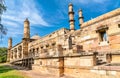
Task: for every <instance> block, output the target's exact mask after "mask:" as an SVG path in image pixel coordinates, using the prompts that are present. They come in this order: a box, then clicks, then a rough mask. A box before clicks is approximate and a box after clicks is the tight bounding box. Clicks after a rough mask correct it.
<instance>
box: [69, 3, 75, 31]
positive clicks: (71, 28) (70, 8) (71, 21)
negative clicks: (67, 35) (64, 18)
mask: <svg viewBox="0 0 120 78" xmlns="http://www.w3.org/2000/svg"><path fill="white" fill-rule="evenodd" d="M68 14H69V23H70V30H71V31H74V30H75V26H74V25H75V24H74V23H75V20H74V12H73V5H72V4H71V3H70V4H69V13H68Z"/></svg>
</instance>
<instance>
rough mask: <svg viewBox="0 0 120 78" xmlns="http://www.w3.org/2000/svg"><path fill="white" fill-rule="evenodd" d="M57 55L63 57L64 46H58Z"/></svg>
mask: <svg viewBox="0 0 120 78" xmlns="http://www.w3.org/2000/svg"><path fill="white" fill-rule="evenodd" d="M57 50H58V51H57V52H58V53H57V54H58V56H63V48H62V45H60V44H58V45H57Z"/></svg>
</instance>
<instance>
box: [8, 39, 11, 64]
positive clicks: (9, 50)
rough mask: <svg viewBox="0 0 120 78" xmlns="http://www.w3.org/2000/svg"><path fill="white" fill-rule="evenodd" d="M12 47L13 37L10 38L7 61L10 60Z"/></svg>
mask: <svg viewBox="0 0 120 78" xmlns="http://www.w3.org/2000/svg"><path fill="white" fill-rule="evenodd" d="M11 48H12V38H9V40H8V53H7V61H8V62H9V61H10V53H11Z"/></svg>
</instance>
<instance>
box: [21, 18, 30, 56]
mask: <svg viewBox="0 0 120 78" xmlns="http://www.w3.org/2000/svg"><path fill="white" fill-rule="evenodd" d="M29 42H30V22H29V20H28V19H27V18H26V20H25V21H24V36H23V40H22V43H23V58H27V57H28V44H29Z"/></svg>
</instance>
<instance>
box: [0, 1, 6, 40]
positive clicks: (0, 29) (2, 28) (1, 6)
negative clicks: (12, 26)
mask: <svg viewBox="0 0 120 78" xmlns="http://www.w3.org/2000/svg"><path fill="white" fill-rule="evenodd" d="M4 3H5V2H4V0H0V36H1V38H2V37H3V35H6V34H7V28H5V26H3V24H2V23H1V18H2V14H3V12H5V11H6V6H5V5H4Z"/></svg>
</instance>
